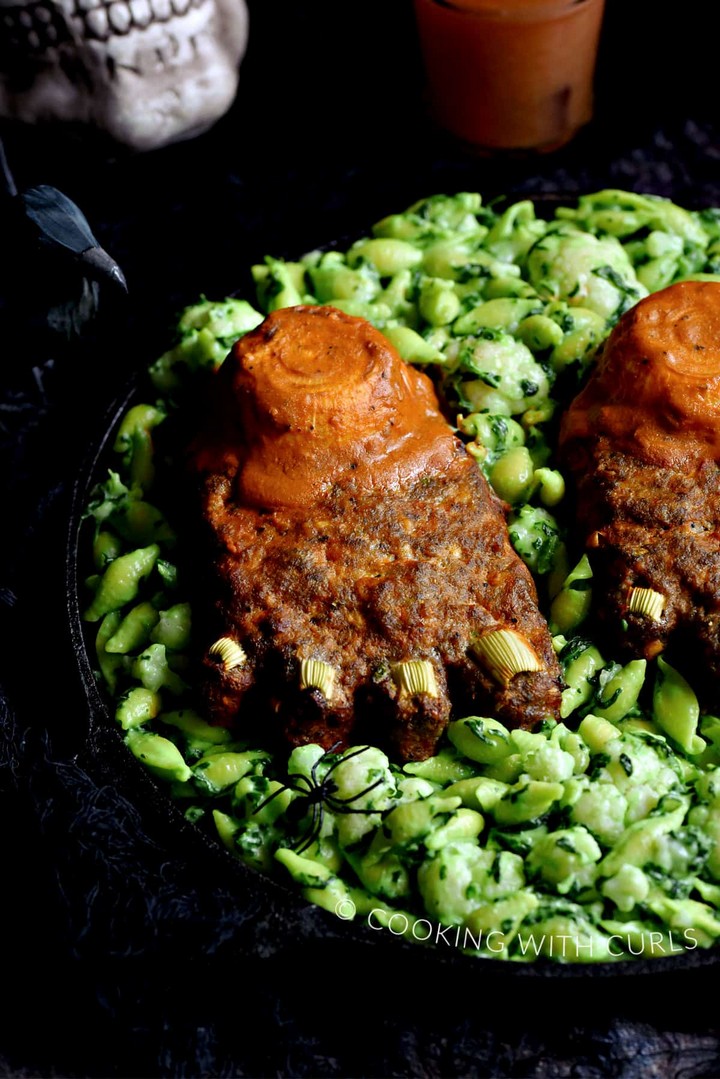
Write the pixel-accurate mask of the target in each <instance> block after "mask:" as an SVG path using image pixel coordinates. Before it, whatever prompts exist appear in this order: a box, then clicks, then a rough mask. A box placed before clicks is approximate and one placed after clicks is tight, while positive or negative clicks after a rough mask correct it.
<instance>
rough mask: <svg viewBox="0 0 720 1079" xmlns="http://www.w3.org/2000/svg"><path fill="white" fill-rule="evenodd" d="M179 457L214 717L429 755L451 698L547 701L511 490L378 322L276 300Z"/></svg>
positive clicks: (480, 702)
mask: <svg viewBox="0 0 720 1079" xmlns="http://www.w3.org/2000/svg"><path fill="white" fill-rule="evenodd" d="M190 466H191V469H192V470H193V472H194V473H195V475H196V478H197V480H198V482H199V486H200V493H201V501H202V515H203V518H204V521H205V524H206V531H207V540H209V542H210V546H211V564H212V573H211V574H210V576H209V578H208V584H207V588H206V591H207V592H208V593H211V594H212V595H211V597H210V598H211V599H212V600H213V602H214V606H212V609H211V610H210V612H209V614H208V617H207V618H206V621H205V622H204V624H203V634H204V643H205V644H206V647H207V652H206V655H205V659H204V671H205V683H204V693H205V700H206V705H207V708H208V710H209V714H210V717H211V718H212V719H213V720H214V721H215V722H218V723H223V724H227V725H231V726H233V727H236V728H237V729H238V730H243V729H245V730H247V729H248V726H249V725H252V724H262V725H263V729H264V731H265V735H266V737H267V736H268V735H277V736H282V738H283V739H284V740H285V741H286V742H287V743H289V744H291V745H299V744H305V743H308V742H317V743H320V744H321V745H322V746H323V747H325V748H329V747H330V746H333V745H336V744H339V745H345V744H347V743H348V741H349V740H354V741H358V740H366V741H373V742H374V743H375V744H379V745H381V746H384V747H385V748H386V749H387V750H388V752H389V753H390V754H391V755H392V756H393V757H395V758H396V759H398V758H399V759H401V760H408V759H416V760H421V759H424V758H426V757H427V756H429V755H430V754H432V753H433V751H434V750H435V748H436V745H437V742H438V739H439V738H440V735H441V734H442V732H443V730H444V729H445V727H446V725H447V723H448V720H449V718H450V715H451V710H453V708H455V709H456V711H457V710H458V709H460V710H461V711H459V712H457V714H468V711H470V712H474V713H475V714H486V715H487V714H492V715H495V716H497V717H498V718H499V719H501V720H504V721H505V722H507V723H509V724H510V725H513V726H516V725H522V726H524V727H531V726H533V725H534V724H535V723H537V722H538V721H540V720H542V719H544V718H546V717H556V716H557V713H558V708H559V702H560V690H561V680H560V671H559V667H558V664H557V661H556V659H555V655H554V652H553V648H552V643H551V639H550V635H549V632H548V629H547V625H546V623H545V620H544V619H543V617H542V615H541V614H540V612H539V610H538V607H537V596H536V591H535V586H534V582H533V580H532V577H531V575H530V573H529V572H528V570H527V568H526V567H525V565H524V564H523V562H522V561H521V560H520V559H519V558H518V557H517V555H516V554H515V552H514V551H513V549H512V547H511V545H510V543H509V540H508V535H507V529H506V523H505V517H504V508H503V504H502V503H501V502H500V501H499V500H498V498H497V497H496V496H495V495H494V494H493V492H492V491H491V489H490V488H489V486H488V484H487V483H486V482H485V480H484V478H483V476H482V474H481V473H480V471H479V470H478V467H477V464H476V463H475V461H474V460H473V458H472V457H471V456H470V455H469V454H468V453H467V452H466V450H465V448H464V446H463V443H462V442H461V441H460V440H459V439H458V438H457V437H456V436H455V435H454V434H453V432H452V430H451V428H450V427H449V426H448V424H447V422H446V421H445V419H444V418H443V416H442V414H441V412H440V409H439V405H438V401H437V398H436V396H435V392H434V389H433V386H432V383H431V382H430V380H429V379H428V377H427V376H426V375H424V374H422V373H420V372H419V371H417V370H415V369H414V368H411V367H409V366H408V365H406V364H405V363H404V362H403V361H402V360H401V359H400V357H399V355H398V354H397V352H396V351H395V350H394V349H393V348H392V347H391V345H390V344H389V343H388V341H387V340H386V339H385V338H384V337H383V336H382V334H381V333H380V332H379V331H378V330H376V329H375V328H374V327H373V326H372V325H370V323H368V322H366V321H365V320H363V319H359V318H354V317H351V316H349V315H346V314H344V313H342V312H341V311H339V310H337V309H335V308H332V307H321V306H318V307H314V306H312V307H311V306H301V307H294V308H286V309H283V310H279V311H276V312H274V313H273V314H271V315H270V316H269V317H268V318H267V319H266V320H265V322H263V324H262V325H261V326H259V327H258V328H257V329H256V330H254V331H253V332H251V333H249V334H247V335H246V336H245V337H243V338H241V340H240V341H238V342H237V344H236V345H235V347H234V348H233V350H232V352H231V354H230V355H229V357H228V358H227V360H226V361H225V363H224V364H223V366H222V368H221V369H220V371H219V372H218V374H217V375H216V376H215V382H214V385H213V388H212V390H211V404H210V409H209V415H208V417H207V421H206V423H205V425H204V427H203V430H202V432H201V433H200V434H199V435H198V436H197V438H196V440H195V441H194V444H193V445H192V447H191V451H190ZM205 598H206V599H207V596H206V597H205ZM206 613H207V612H206Z"/></svg>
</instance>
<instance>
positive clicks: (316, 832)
mask: <svg viewBox="0 0 720 1079" xmlns="http://www.w3.org/2000/svg"><path fill="white" fill-rule="evenodd" d="M311 812H312V820H311V823H310V830H309V831H308V833H307V835H306V836H305V839H304V840H303V841H302V843H301V844H300V846H298V847H296V848H295V853H296V854H302V853H303V851H306V850H307V849H308V848H309V847H311V846H312V845H313V843H314V842H315V840H316V839H318V838H319V836H320V829H321V828H322V822H323V809H322V806H321V805H320V803H319V802H314V803H313V806H312V810H311Z"/></svg>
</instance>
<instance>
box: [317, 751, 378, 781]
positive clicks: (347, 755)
mask: <svg viewBox="0 0 720 1079" xmlns="http://www.w3.org/2000/svg"><path fill="white" fill-rule="evenodd" d="M339 745H340V743H339V742H336V743H335V746H339ZM335 746H333V747H332V749H329V750H328V753H332V750H333V749H335ZM368 749H370V746H360V747H359V748H358V749H353V750H352V751H351V752H350V753H345V754H344V755H343V756H342V757H339V758H338V760H336V761H333V763H332V764H331V765H330V767H329V768H328V770H327V772H326V773H325V778H326V779H327V777H328V776H329V775H330V774H331V773H332V772H334V771H335V769H336V768H337V766H338V765H339V764H344V763H345V761H350V760H352V758H353V757H359V756H360V754H361V753H367V751H368ZM326 756H327V754H326ZM321 759H322V758H321ZM318 763H320V762H319V761H318Z"/></svg>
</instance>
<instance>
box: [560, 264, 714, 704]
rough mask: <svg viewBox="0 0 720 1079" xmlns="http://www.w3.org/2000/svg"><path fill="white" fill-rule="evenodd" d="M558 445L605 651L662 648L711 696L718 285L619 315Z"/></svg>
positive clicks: (693, 288) (689, 288) (698, 285)
mask: <svg viewBox="0 0 720 1079" xmlns="http://www.w3.org/2000/svg"><path fill="white" fill-rule="evenodd" d="M560 446H561V455H562V457H563V458H564V460H565V462H566V464H567V465H568V466H569V468H570V470H571V472H572V474H573V476H574V482H575V486H576V490H577V503H578V505H577V512H578V522H579V525H580V527H581V529H582V530H583V534H584V536H585V544H586V547H587V549H588V552H589V557H590V559H591V562H592V565H593V571H594V576H595V580H596V582H597V588H596V593H597V596H598V601H597V608H598V615H599V618H600V619H601V622H602V623H603V624H604V627H605V629H606V630H607V632H608V634H609V636H610V637H611V638H612V640H613V643H614V644H615V646H624V649H625V651H626V652H628V653H630V654H633V655H636V656H644V657H645V658H647V659H651V658H652V657H653V656H655V655H657V654H658V653H659V652H661V651H663V650H665V649H666V648H668V647H670V648H672V650H673V651H674V652H676V653H677V654H678V656H679V657H681V658H682V659H683V661H684V669H685V670H687V671H688V672H695V673H694V681H695V682H696V683H697V685H698V687H704V690H705V691H706V692H708V691H710V690H711V688H712V687H713V686H714V687H715V689H716V690H717V687H718V684H719V683H720V284H716V283H713V282H700V281H686V282H682V283H679V284H676V285H671V286H669V287H668V288H666V289H663V290H662V291H660V292H656V293H654V294H653V295H651V296H648V297H647V298H646V299H644V300H641V301H640V303H638V304H637V305H636V306H635V307H633V308H632V309H631V310H630V311H628V312H627V313H626V314H625V315H623V317H622V318H621V320H620V322H619V323H618V324H617V326H616V327H615V329H614V330H613V332H612V334H611V335H610V337H609V338H608V341H607V343H606V346H605V349H604V352H603V356H602V358H601V359H600V362H599V363H598V366H597V369H596V371H595V372H594V374H593V375H592V377H591V378H590V380H589V382H588V384H587V385H586V387H585V388H584V389H583V390H582V391H581V393H580V394H579V395H578V397H577V398H576V399H575V401H574V402H573V403H572V405H571V407H570V409H569V410H568V412H567V413H566V414H565V416H564V418H563V422H562V426H561V431H560Z"/></svg>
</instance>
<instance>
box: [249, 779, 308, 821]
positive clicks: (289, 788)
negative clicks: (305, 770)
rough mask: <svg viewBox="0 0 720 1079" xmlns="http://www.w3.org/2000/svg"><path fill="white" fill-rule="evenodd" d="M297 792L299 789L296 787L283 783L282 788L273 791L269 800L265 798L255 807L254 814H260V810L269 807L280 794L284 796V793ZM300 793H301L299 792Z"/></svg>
mask: <svg viewBox="0 0 720 1079" xmlns="http://www.w3.org/2000/svg"><path fill="white" fill-rule="evenodd" d="M296 790H297V788H296V787H294V786H291V785H290V784H289V783H283V785H282V786H281V787H278V789H277V790H276V791H273V792H272V794H269V795H268V796H267V798H263V800H262V802H259V803H258V805H256V806H255V808H254V809H253V814H255V813H259V812H260V810H261V809H263V808H264V807H265V806H266V805H269V804H270V802H272V800H273V799H274V798H277V796H278V794H282V793H283V792H284V791H296ZM298 793H301V792H299V791H298Z"/></svg>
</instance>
